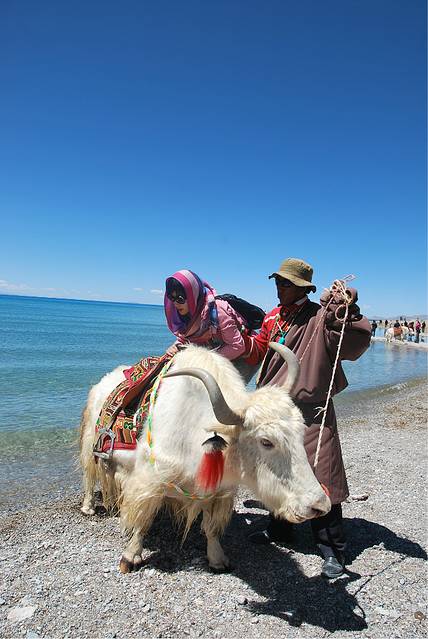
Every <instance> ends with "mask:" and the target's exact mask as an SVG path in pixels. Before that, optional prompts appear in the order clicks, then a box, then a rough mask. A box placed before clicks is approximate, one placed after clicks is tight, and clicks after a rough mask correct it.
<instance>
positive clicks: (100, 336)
mask: <svg viewBox="0 0 428 639" xmlns="http://www.w3.org/2000/svg"><path fill="white" fill-rule="evenodd" d="M173 341H174V338H173V336H172V334H171V333H170V332H169V330H168V328H167V327H166V324H165V317H164V313H163V307H162V306H150V305H139V304H117V303H109V302H85V301H76V300H56V299H47V298H32V297H20V296H12V295H10V296H9V295H0V345H1V348H0V383H1V386H0V388H1V392H0V415H2V419H0V443H1V445H2V449H3V459H4V460H5V463H4V464H2V466H1V468H0V482H1V484H0V485H2V486H3V488H2V493H3V494H2V497H3V499H4V498H5V493H6V497H7V495H9V493H11V491H12V493H13V491H16V490H18V488H19V486H20V488H21V489H23V488H25V487H26V489H28V490H34V481H33V480H34V477H37V479H38V481H37V486H38V489H40V490H41V492H43V491H48V492H49V491H50V492H51V491H52V489H54V490H57V491H59V492H61V488H60V487H58V483H57V482H58V478H59V477H61V475H62V474H64V473H70V472H71V470H72V461H71V450H72V449H73V447H74V439H75V429H76V427H77V426H78V423H79V420H80V414H81V411H82V408H83V406H84V403H85V400H86V396H87V393H88V389H89V387H90V386H91V385H92V384H94V383H96V382H97V381H99V379H100V378H101V377H102V376H103V375H104V374H105V373H106V372H108V371H110V370H112V369H113V368H115V366H118V365H119V364H129V365H131V364H133V363H135V362H137V361H138V360H139V359H140V358H141V357H143V356H145V355H150V354H161V353H163V352H164V351H165V349H166V348H167V346H168V345H169V344H171V343H172V342H173ZM344 368H345V371H346V374H347V377H348V381H349V389H347V390H346V391H344V393H342V395H341V396H340V398H339V400H340V401H341V402H343V401H344V398H345V397H347V399H348V401H352V398H353V397H354V396H358V394H359V393H362V392H363V393H364V392H367V391H370V389H376V388H377V387H382V386H388V385H394V384H397V383H401V382H405V381H408V380H411V379H414V378H420V377H424V376H426V373H427V352H426V351H423V350H417V349H410V348H409V349H406V348H402V347H399V346H394V345H385V344H384V343H383V342H374V343H372V345H371V346H370V348H369V349H368V351H367V352H366V353H365V354H364V355H363V356H362V357H361V358H360V359H359V360H358V361H357V362H344ZM347 393H349V394H348V395H347ZM53 448H55V449H56V452H55V456H53V455H52V449H53ZM73 477H74V475H73ZM17 481H18V484H19V486H17ZM5 486H7V488H5ZM9 496H10V495H9ZM6 501H7V499H6Z"/></svg>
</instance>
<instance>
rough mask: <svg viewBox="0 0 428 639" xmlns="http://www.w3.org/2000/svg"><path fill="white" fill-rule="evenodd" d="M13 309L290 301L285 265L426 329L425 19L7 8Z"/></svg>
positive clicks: (3, 43)
mask: <svg viewBox="0 0 428 639" xmlns="http://www.w3.org/2000/svg"><path fill="white" fill-rule="evenodd" d="M0 81H1V86H2V98H1V100H0V122H1V129H2V132H1V144H0V215H1V220H2V222H1V229H2V242H1V256H0V292H2V293H13V294H15V293H18V294H25V295H45V296H53V297H74V298H81V299H104V300H113V301H131V302H142V303H161V301H162V297H161V291H162V289H163V286H164V280H165V277H166V276H168V275H170V274H171V273H173V272H174V271H175V270H177V269H179V268H190V269H192V270H194V271H195V272H197V273H198V274H199V275H201V276H202V277H203V278H205V279H207V280H208V281H209V282H210V283H211V284H212V285H214V286H215V287H216V288H217V289H218V291H219V292H233V293H236V294H238V295H240V296H242V297H246V298H247V299H249V300H251V301H253V302H255V303H257V304H259V305H261V306H264V307H266V308H269V307H272V306H274V305H275V303H276V296H275V290H274V285H273V284H272V282H271V281H268V279H267V275H269V274H270V273H271V272H272V271H273V270H275V269H276V268H277V267H278V266H279V263H280V262H281V261H282V260H283V259H284V258H285V257H290V256H292V257H302V258H304V259H306V260H307V261H309V262H310V263H311V264H312V265H313V266H314V269H315V276H314V281H315V282H316V284H317V285H318V287H319V291H320V292H321V289H322V288H323V287H324V286H328V285H329V284H330V283H331V282H332V280H333V279H335V278H337V277H341V276H344V275H347V274H348V273H353V274H355V275H356V276H357V279H356V280H355V285H356V286H357V288H358V289H359V294H360V302H361V306H362V308H364V309H365V311H366V313H367V314H368V315H369V316H375V315H380V316H382V315H395V314H398V313H400V314H401V313H403V314H411V313H419V314H422V313H425V312H426V310H425V309H426V9H425V2H423V1H422V0H412V2H404V1H402V0H400V1H395V0H359V1H354V0H345V1H344V0H337V1H335V0H330V1H329V0H326V1H325V2H319V1H318V0H312V1H308V0H300V1H299V2H291V1H288V0H279V1H267V2H260V1H257V2H255V1H253V0H249V1H245V2H244V1H240V2H238V1H234V0H217V1H216V2H208V1H207V2H204V1H201V0H197V1H193V0H183V1H182V2H175V1H174V2H173V1H170V2H167V1H162V0H160V1H158V0H157V1H156V2H145V1H135V2H129V1H126V0H125V1H124V2H121V3H117V2H111V1H110V0H108V1H103V2H98V1H92V2H89V3H88V2H81V1H80V0H77V1H76V2H73V3H62V2H57V1H56V0H55V1H54V0H52V1H47V0H40V2H33V1H32V0H30V1H25V0H23V1H20V2H11V3H1V5H0Z"/></svg>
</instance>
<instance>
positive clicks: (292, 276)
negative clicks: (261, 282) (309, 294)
mask: <svg viewBox="0 0 428 639" xmlns="http://www.w3.org/2000/svg"><path fill="white" fill-rule="evenodd" d="M313 273H314V269H313V268H312V266H311V265H310V264H308V263H307V262H304V261H303V260H300V259H299V258H297V257H289V258H287V259H286V260H284V261H283V262H282V263H281V266H280V267H279V269H278V270H277V271H275V272H274V273H272V275H269V279H271V278H272V277H275V276H276V275H279V276H280V277H283V278H284V279H286V280H290V282H293V284H295V285H296V286H307V287H308V288H310V289H311V290H312V291H313V292H314V293H315V291H316V290H317V287H316V286H315V284H312V275H313Z"/></svg>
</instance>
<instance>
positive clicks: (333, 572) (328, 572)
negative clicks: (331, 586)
mask: <svg viewBox="0 0 428 639" xmlns="http://www.w3.org/2000/svg"><path fill="white" fill-rule="evenodd" d="M344 572H345V562H344V561H338V560H337V559H336V557H327V558H326V559H325V561H324V563H323V565H322V569H321V575H322V577H325V578H326V579H335V578H336V577H341V576H342V575H343V573H344Z"/></svg>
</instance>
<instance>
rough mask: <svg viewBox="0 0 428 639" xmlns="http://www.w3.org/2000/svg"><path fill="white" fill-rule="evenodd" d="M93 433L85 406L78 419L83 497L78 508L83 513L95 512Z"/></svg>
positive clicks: (95, 478) (95, 475) (95, 472)
mask: <svg viewBox="0 0 428 639" xmlns="http://www.w3.org/2000/svg"><path fill="white" fill-rule="evenodd" d="M93 439H94V435H93V432H92V429H91V420H90V412H89V410H88V408H85V410H84V411H83V414H82V419H81V421H80V465H81V467H82V470H83V489H84V497H83V503H82V506H81V508H80V510H81V511H82V513H84V514H85V515H94V514H95V508H94V506H95V503H94V502H95V499H94V492H95V484H96V482H97V466H96V463H95V459H94V456H93V454H92V447H93Z"/></svg>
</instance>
